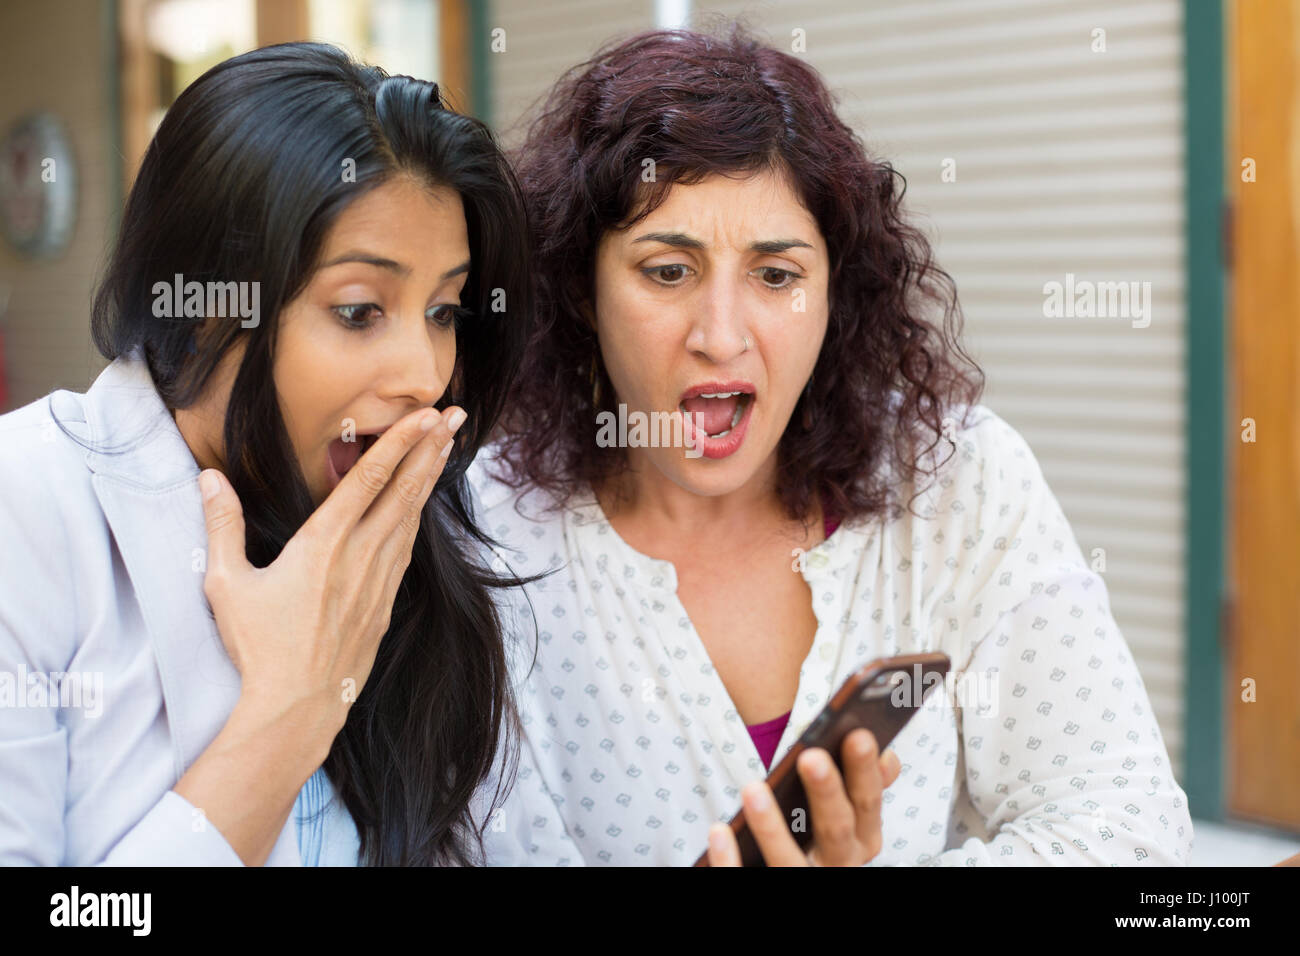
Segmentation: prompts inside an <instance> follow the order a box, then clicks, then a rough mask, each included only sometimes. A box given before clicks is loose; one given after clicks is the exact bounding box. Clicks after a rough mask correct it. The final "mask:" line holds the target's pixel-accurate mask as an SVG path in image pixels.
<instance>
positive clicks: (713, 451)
mask: <svg viewBox="0 0 1300 956" xmlns="http://www.w3.org/2000/svg"><path fill="white" fill-rule="evenodd" d="M755 397H756V390H755V389H754V386H753V385H750V384H749V383H748V382H705V383H703V384H700V385H695V386H693V387H691V388H688V389H687V390H686V391H685V392H683V393H682V398H681V401H679V402H678V406H677V407H678V408H680V409H681V411H682V418H683V420H684V421H685V429H684V431H685V436H686V441H687V445H688V447H692V448H694V449H695V450H696V451H699V452H700V453H701V454H703V455H704V457H705V458H726V457H727V456H729V455H734V454H735V453H736V451H738V450H739V448H740V445H741V443H742V442H743V441H744V440H745V431H746V429H747V428H748V426H749V419H750V412H751V411H752V410H753V408H754V401H755Z"/></svg>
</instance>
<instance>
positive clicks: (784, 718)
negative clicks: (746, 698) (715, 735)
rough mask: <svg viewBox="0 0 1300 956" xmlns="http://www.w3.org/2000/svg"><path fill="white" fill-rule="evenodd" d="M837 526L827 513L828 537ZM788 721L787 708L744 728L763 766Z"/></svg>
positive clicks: (770, 755) (768, 761) (774, 748)
mask: <svg viewBox="0 0 1300 956" xmlns="http://www.w3.org/2000/svg"><path fill="white" fill-rule="evenodd" d="M839 526H840V519H839V518H832V517H830V516H829V515H827V517H826V520H825V522H824V523H823V525H822V527H823V528H825V530H826V537H828V538H829V537H830V536H831V535H833V534H834V533H835V529H836V528H838V527H839ZM789 722H790V711H788V710H787V711H786V712H785V713H784V714H782V715H781V716H780V717H774V718H772V719H771V720H765V721H763V723H761V724H750V725H749V726H747V727H746V728H745V729H746V730H748V731H749V736H750V738H751V739H752V740H753V741H754V746H755V747H757V748H758V755H759V757H761V758H762V759H763V766H764V767H767V768H768V769H771V767H772V758H773V757H774V756H776V745H777V744H779V743H780V742H781V735H782V734H783V733H785V725H786V724H788V723H789Z"/></svg>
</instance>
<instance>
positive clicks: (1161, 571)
mask: <svg viewBox="0 0 1300 956" xmlns="http://www.w3.org/2000/svg"><path fill="white" fill-rule="evenodd" d="M728 17H736V18H740V19H742V20H744V21H745V22H746V23H747V24H748V25H749V26H750V27H751V28H752V29H754V30H755V31H757V32H758V33H759V34H760V35H763V36H765V37H766V38H767V39H768V40H769V41H770V42H771V43H772V44H773V45H775V46H778V47H781V48H782V49H785V50H787V51H790V52H792V53H794V54H795V55H797V56H800V57H803V58H805V59H807V61H808V62H809V63H811V64H812V65H813V66H815V67H816V68H817V69H818V70H820V71H821V72H822V74H823V75H824V76H825V78H826V80H827V81H828V83H829V85H830V86H831V88H832V89H833V90H834V91H835V92H836V93H837V94H838V96H839V98H840V107H841V115H842V116H843V117H844V118H845V120H846V121H848V122H849V123H850V124H851V125H852V126H853V127H854V128H855V129H856V130H857V131H858V132H859V134H860V135H861V136H862V138H863V139H864V141H865V142H866V144H867V146H868V149H869V150H870V151H872V152H873V153H874V154H876V155H877V156H879V157H882V158H886V159H888V160H889V161H890V162H892V163H893V164H894V165H895V167H896V168H898V169H899V170H900V171H901V172H902V173H903V174H904V175H905V176H906V178H907V181H908V193H907V195H908V205H909V208H910V210H911V211H912V213H913V214H914V215H915V217H916V218H917V219H918V221H919V222H920V223H921V224H922V225H924V226H925V227H926V228H927V230H928V231H929V233H930V235H931V236H932V237H933V239H934V241H935V244H936V249H937V253H938V259H939V262H940V264H941V265H942V266H943V267H944V268H946V269H947V271H948V272H950V273H951V274H952V276H953V277H954V278H955V280H956V282H957V287H958V291H959V294H960V297H961V301H962V306H963V309H964V312H965V316H966V336H967V339H966V340H967V343H968V347H969V349H970V351H971V352H972V354H973V355H974V356H975V358H976V359H977V360H978V361H979V362H980V364H981V365H982V367H983V368H984V370H985V372H986V374H987V376H988V388H987V393H986V402H987V404H989V405H990V406H991V407H992V408H993V409H994V410H995V411H997V412H998V413H999V414H1000V415H1001V416H1002V417H1004V418H1006V419H1007V420H1008V421H1009V422H1010V423H1011V424H1012V425H1014V426H1015V427H1016V428H1018V429H1019V430H1020V431H1021V432H1022V433H1023V434H1024V435H1025V437H1026V438H1027V439H1028V441H1029V443H1030V445H1031V446H1032V447H1033V449H1034V451H1035V453H1036V454H1037V456H1038V458H1039V460H1040V462H1041V463H1042V466H1043V469H1044V472H1045V473H1046V476H1047V478H1048V480H1049V482H1050V484H1051V485H1052V487H1053V489H1054V490H1055V492H1056V494H1057V497H1058V498H1059V499H1060V501H1061V504H1062V506H1063V508H1064V510H1065V512H1066V514H1067V516H1068V517H1069V518H1070V520H1071V522H1072V524H1073V526H1074V529H1075V533H1076V536H1077V537H1078V540H1079V544H1080V547H1081V548H1082V550H1083V552H1084V555H1085V557H1087V558H1088V559H1089V560H1090V562H1091V563H1092V564H1093V567H1094V569H1096V570H1098V571H1099V573H1101V574H1102V577H1103V578H1104V580H1105V581H1106V584H1107V587H1108V590H1109V593H1110V597H1111V602H1112V607H1113V610H1114V612H1115V616H1116V618H1117V620H1118V621H1119V624H1120V626H1121V628H1122V630H1123V632H1124V635H1125V638H1126V639H1127V641H1128V643H1129V645H1130V647H1131V649H1132V651H1133V654H1134V656H1135V658H1136V660H1137V663H1138V665H1139V668H1140V670H1141V673H1142V675H1143V678H1144V680H1145V683H1146V686H1147V690H1148V692H1149V694H1150V696H1151V700H1152V703H1153V705H1154V707H1155V708H1156V711H1157V715H1158V718H1159V722H1160V725H1161V728H1162V731H1163V733H1164V736H1165V739H1166V742H1167V743H1168V746H1169V750H1170V753H1171V757H1172V759H1173V761H1174V764H1175V771H1176V774H1177V777H1178V779H1179V781H1180V782H1181V783H1182V784H1183V786H1184V788H1185V789H1186V790H1187V791H1188V794H1189V797H1190V799H1191V805H1192V812H1193V815H1194V816H1195V817H1196V819H1197V821H1198V833H1197V851H1196V854H1195V855H1194V858H1193V862H1194V863H1196V862H1201V863H1214V862H1238V863H1251V862H1260V863H1268V862H1276V861H1277V860H1279V859H1281V858H1282V857H1284V856H1287V855H1289V854H1290V853H1295V852H1296V851H1297V850H1300V639H1298V634H1300V596H1298V595H1300V397H1298V396H1300V384H1298V383H1300V279H1298V278H1297V275H1300V270H1298V269H1297V268H1296V264H1297V254H1298V253H1300V242H1298V239H1297V228H1298V226H1300V70H1298V68H1297V67H1298V64H1300V2H1297V0H1251V2H1245V0H1242V2H1233V0H1223V2H1220V0H1136V2H1125V0H1069V2H1066V0H817V2H795V0H777V2H772V0H767V2H754V0H750V2H746V0H725V2H720V0H671V2H663V0H661V2H657V3H656V2H653V0H626V2H617V0H555V2H550V3H546V4H540V3H536V2H533V0H491V2H489V3H474V2H466V0H6V3H5V4H4V5H3V6H0V89H2V90H3V96H2V97H0V136H3V137H5V139H4V143H5V151H4V154H3V156H2V157H0V212H3V214H4V215H3V218H4V221H5V223H6V240H7V241H4V242H0V348H2V350H3V378H2V379H0V382H2V383H3V384H0V410H5V409H8V408H14V407H17V406H19V405H22V404H25V403H27V402H29V401H32V400H34V399H36V398H38V397H40V396H42V395H44V394H45V393H47V392H48V391H49V390H51V389H52V388H56V387H66V388H74V389H77V390H83V389H84V388H85V387H86V386H87V385H88V384H89V383H90V381H91V380H92V379H93V377H94V375H95V374H96V373H97V372H98V370H99V369H100V368H101V367H102V365H103V361H102V359H100V358H99V357H98V355H97V354H96V353H95V351H94V348H93V346H92V345H91V343H90V339H89V335H88V309H89V300H90V296H91V293H92V289H93V287H94V283H95V280H96V277H97V275H98V274H99V272H100V270H101V269H102V268H103V265H104V262H105V253H106V250H107V248H108V244H109V243H110V242H111V240H112V237H113V232H114V228H115V224H116V217H117V213H118V210H119V209H120V206H121V202H122V198H123V196H124V194H125V190H126V189H128V188H129V184H130V182H131V179H132V177H133V175H134V172H135V168H136V165H137V164H138V162H139V159H140V156H141V155H142V154H143V151H144V148H145V146H146V145H147V144H148V141H149V137H150V136H151V135H152V131H153V129H154V128H155V127H156V124H157V122H158V119H159V117H160V116H161V114H162V113H163V111H165V110H166V108H167V106H168V105H169V104H170V102H171V101H172V99H174V97H175V96H176V94H177V93H179V91H180V90H182V89H183V88H184V87H185V86H186V85H187V84H188V83H189V82H190V81H192V80H193V79H194V78H196V77H197V76H198V75H199V74H200V73H202V72H203V70H205V69H207V68H208V67H209V66H211V65H213V64H214V63H216V62H218V61H220V60H222V59H224V58H226V57H228V56H231V55H233V54H235V53H238V52H242V51H244V50H247V49H251V48H253V47H255V46H259V45H264V44H266V43H273V42H279V41H283V40H297V39H316V40H326V41H330V42H335V43H338V44H340V45H341V46H344V47H346V48H347V49H348V50H350V51H351V52H352V53H353V54H354V55H356V56H358V57H359V58H361V59H364V60H367V61H369V62H374V63H377V64H379V65H381V66H383V67H384V68H386V69H387V70H389V71H390V72H398V73H410V74H412V75H415V76H420V77H424V78H431V79H436V80H438V81H439V82H440V83H441V84H442V85H443V87H444V89H445V90H446V91H447V93H448V94H449V95H450V97H451V99H452V101H453V102H454V103H455V104H457V105H458V106H459V107H460V108H462V109H464V110H466V111H468V112H472V113H474V114H476V115H478V116H480V117H481V118H483V119H485V120H487V121H488V122H489V123H491V124H493V125H494V126H495V127H496V128H498V129H499V130H500V131H501V132H502V135H503V138H504V140H505V142H506V143H507V145H509V144H511V143H514V142H517V139H518V136H519V134H520V129H521V126H520V124H521V122H522V121H523V120H524V119H525V118H526V117H527V116H528V114H529V110H530V108H531V107H533V106H535V105H536V104H537V103H538V102H539V100H540V99H542V98H544V97H545V95H546V92H547V90H548V89H549V87H550V85H551V84H552V83H553V82H554V80H555V79H556V78H557V77H558V76H559V74H560V73H561V72H563V71H564V70H565V69H567V68H568V67H571V66H573V65H574V64H577V63H579V62H581V61H583V60H585V59H586V58H588V57H589V56H590V55H591V54H592V53H593V52H594V51H595V50H596V49H597V48H598V47H599V46H600V45H601V44H603V43H605V42H607V41H609V40H611V39H614V38H618V37H622V36H626V35H629V34H631V33H634V32H637V31H640V30H644V29H649V28H652V27H654V26H678V25H693V26H702V27H705V28H707V27H709V26H710V25H716V24H717V23H718V21H719V19H720V18H728ZM59 149H65V150H66V154H65V153H58V150H59ZM53 155H58V156H60V157H61V158H62V163H61V165H62V166H63V167H66V169H64V168H61V169H60V170H59V179H60V180H62V185H61V187H60V191H59V193H58V195H57V196H56V195H53V193H54V192H55V191H54V190H52V189H48V188H46V184H44V182H43V180H42V179H41V178H40V169H41V168H42V161H43V160H45V159H46V158H48V157H50V156H53ZM65 172H66V175H65ZM56 182H57V180H56ZM1052 283H1060V284H1061V286H1062V287H1064V288H1066V289H1067V290H1068V289H1070V288H1071V287H1072V286H1077V285H1078V284H1081V283H1125V284H1133V285H1128V288H1129V289H1131V290H1132V291H1133V292H1134V293H1135V294H1138V295H1142V298H1141V299H1138V298H1134V299H1132V300H1131V301H1130V303H1129V308H1128V309H1127V310H1124V311H1122V312H1121V313H1120V314H1114V313H1113V312H1112V314H1099V315H1092V316H1075V317H1071V313H1072V312H1073V311H1074V310H1069V311H1068V312H1067V313H1066V314H1065V315H1057V314H1053V313H1052V310H1051V308H1050V305H1049V303H1048V298H1049V296H1048V294H1047V290H1048V289H1049V288H1051V285H1050V284H1052ZM1139 290H1141V291H1139ZM1066 294H1067V295H1069V292H1068V291H1067V293H1066ZM5 389H7V394H6V393H5V392H4V390H5ZM1214 822H1219V823H1224V824H1229V823H1230V824H1231V828H1226V827H1225V828H1216V827H1214V826H1212V825H1210V824H1212V823H1214ZM1202 823H1204V824H1205V826H1202Z"/></svg>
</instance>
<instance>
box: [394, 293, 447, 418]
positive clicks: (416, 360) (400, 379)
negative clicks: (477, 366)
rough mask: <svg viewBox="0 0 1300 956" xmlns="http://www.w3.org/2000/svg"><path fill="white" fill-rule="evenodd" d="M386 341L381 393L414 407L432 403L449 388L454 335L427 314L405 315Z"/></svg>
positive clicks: (397, 401) (395, 401)
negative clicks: (426, 316)
mask: <svg viewBox="0 0 1300 956" xmlns="http://www.w3.org/2000/svg"><path fill="white" fill-rule="evenodd" d="M394 326H395V327H396V328H395V330H394V333H393V334H392V336H391V337H390V338H391V341H389V342H388V343H387V345H388V347H387V349H386V356H387V360H386V361H385V362H384V367H383V369H382V370H381V372H380V375H381V381H380V387H379V393H380V394H381V395H382V396H383V397H384V398H385V399H387V400H389V401H392V402H394V403H401V404H406V405H411V406H413V407H415V408H418V407H421V406H424V405H433V404H434V403H435V402H437V401H438V399H439V398H441V397H442V393H443V392H444V391H446V388H447V383H448V382H449V381H450V380H451V374H452V367H453V366H454V365H455V363H456V339H455V336H454V335H449V334H447V333H443V332H439V331H438V330H436V329H435V328H434V326H433V325H432V324H431V323H430V322H429V321H428V320H427V319H426V318H425V317H424V315H423V314H422V313H417V314H416V316H415V318H408V317H406V316H403V317H402V318H401V319H400V320H399V321H398V322H396V323H394Z"/></svg>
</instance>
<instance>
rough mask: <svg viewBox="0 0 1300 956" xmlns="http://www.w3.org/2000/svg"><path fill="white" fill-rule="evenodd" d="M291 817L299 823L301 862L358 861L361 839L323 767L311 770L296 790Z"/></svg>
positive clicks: (353, 863) (346, 863) (345, 863)
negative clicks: (300, 786)
mask: <svg viewBox="0 0 1300 956" xmlns="http://www.w3.org/2000/svg"><path fill="white" fill-rule="evenodd" d="M293 820H294V823H295V824H296V825H297V827H298V855H299V856H301V857H302V865H303V866H356V865H357V857H358V855H359V854H360V852H361V839H360V836H359V835H358V834H357V828H356V824H355V823H353V821H352V817H351V815H350V814H349V813H348V811H347V807H345V806H344V805H343V801H342V800H341V799H339V798H338V795H337V794H336V793H335V792H334V788H333V786H331V784H330V779H329V777H328V776H326V774H325V768H323V767H322V768H321V769H319V770H317V771H316V772H315V773H314V774H312V775H311V777H310V778H309V779H308V780H307V783H306V784H305V785H304V786H303V788H302V790H301V791H300V792H299V793H298V799H297V801H296V802H295V803H294V805H293Z"/></svg>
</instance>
